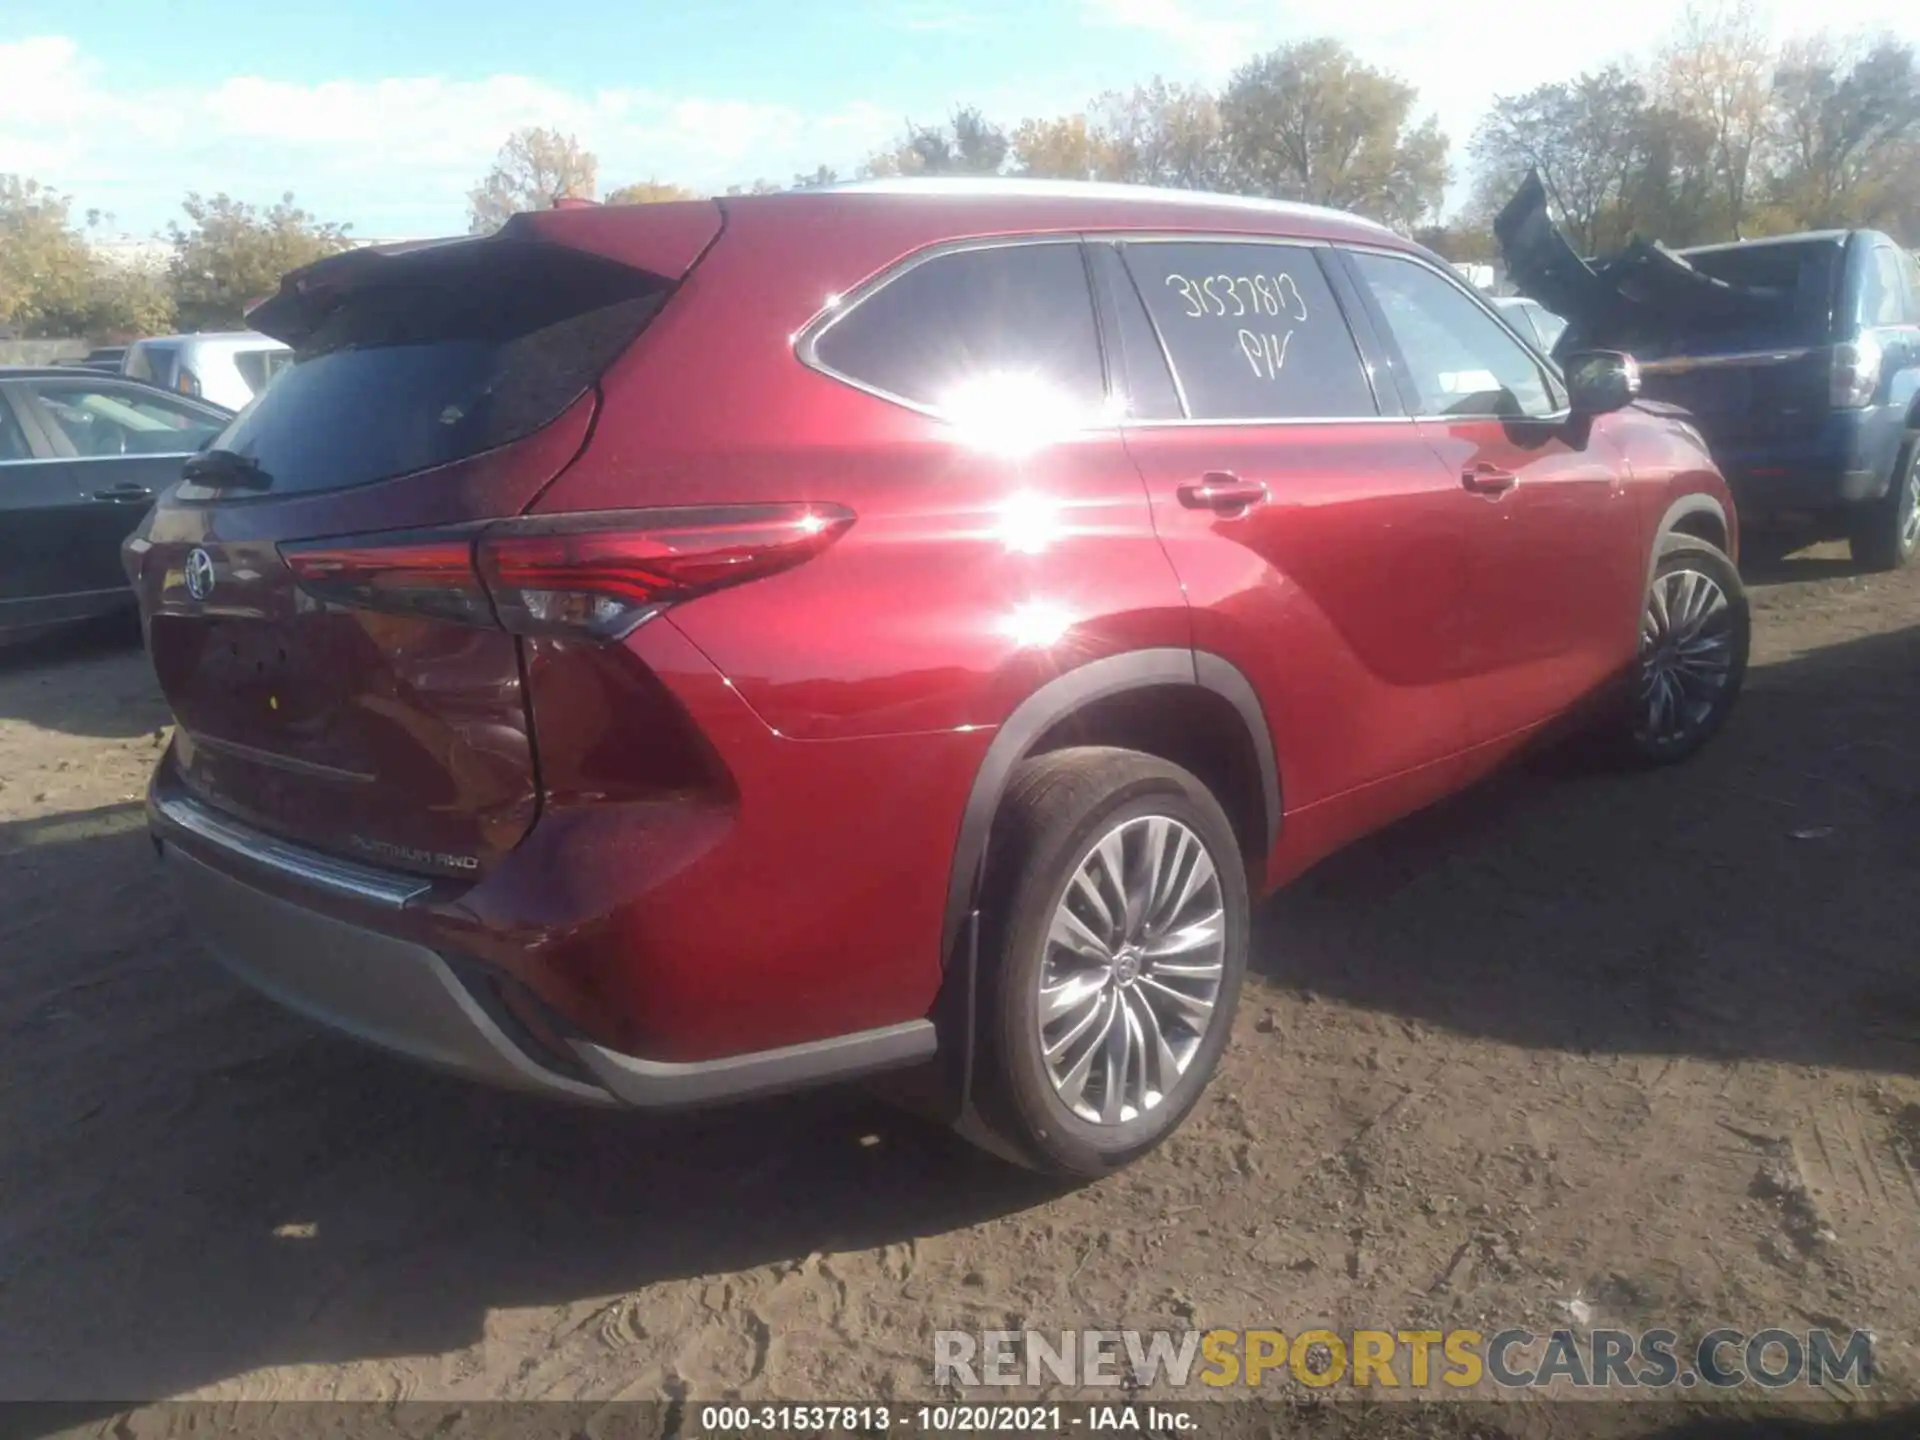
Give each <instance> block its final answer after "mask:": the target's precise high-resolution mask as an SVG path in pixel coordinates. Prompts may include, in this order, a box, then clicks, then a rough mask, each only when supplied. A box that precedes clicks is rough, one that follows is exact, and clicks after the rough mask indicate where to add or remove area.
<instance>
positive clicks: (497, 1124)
mask: <svg viewBox="0 0 1920 1440" xmlns="http://www.w3.org/2000/svg"><path fill="white" fill-rule="evenodd" d="M1915 714H1920V629H1915V630H1908V631H1905V632H1901V633H1897V634H1893V635H1888V636H1882V637H1877V638H1874V639H1871V640H1863V641H1859V642H1855V643H1850V644H1846V645H1841V646H1835V647H1832V648H1830V649H1827V650H1822V651H1818V652H1815V653H1813V654H1810V655H1806V656H1803V657H1801V658H1798V659H1795V660H1792V661H1789V662H1785V663H1782V664H1778V665H1773V666H1769V667H1767V668H1765V669H1763V670H1760V671H1756V672H1755V673H1754V675H1753V677H1752V679H1751V681H1750V693H1749V695H1748V697H1747V699H1746V702H1745V704H1744V706H1743V709H1742V711H1741V713H1740V714H1739V716H1738V717H1737V719H1736V720H1735V722H1734V724H1733V725H1732V726H1731V727H1730V728H1729V730H1728V731H1727V733H1726V734H1725V735H1724V736H1723V737H1721V739H1720V741H1719V742H1718V743H1717V744H1716V745H1715V746H1714V747H1713V748H1712V749H1711V750H1709V751H1708V752H1707V753H1706V754H1705V755H1703V756H1701V757H1700V758H1699V759H1698V760H1697V761H1696V762H1694V763H1693V764H1691V765H1688V766H1686V767H1682V768H1678V769H1674V770H1668V771H1662V772H1657V773H1653V774H1648V775H1640V776H1633V777H1621V776H1609V775H1583V776H1580V777H1578V778H1564V777H1560V778H1543V777H1542V776H1541V775H1539V774H1537V773H1524V772H1523V773H1516V774H1513V775H1510V776H1508V777H1506V778H1503V779H1501V780H1499V781H1497V782H1495V783H1493V784H1491V785H1489V786H1486V787H1483V788H1482V789H1480V790H1479V791H1477V792H1475V793H1473V794H1471V795H1468V796H1465V797H1462V798H1461V799H1459V800H1458V801H1456V802H1454V803H1451V804H1448V805H1446V806H1443V807H1440V808H1438V809H1436V810H1434V811H1432V812H1429V813H1427V814H1425V815H1422V816H1420V817H1417V818H1415V819H1414V820H1412V821H1410V822H1407V823H1405V824H1403V825H1401V826H1399V827H1397V828H1395V829H1394V830H1392V831H1391V832H1389V833H1386V834H1384V835H1382V836H1379V837H1376V838H1375V839H1373V840H1370V841H1367V842H1364V843H1362V844H1361V845H1359V846H1357V847H1356V848H1354V849H1352V850H1350V851H1348V852H1347V853H1345V854H1343V855H1341V856H1339V857H1336V858H1335V859H1334V860H1332V861H1330V862H1329V863H1328V864H1326V865H1325V866H1323V867H1321V868H1320V869H1319V870H1318V871H1316V872H1315V873H1313V874H1312V875H1309V876H1308V877H1306V878H1305V879H1303V880H1302V881H1301V882H1300V883H1299V884H1297V885H1296V886H1295V887H1293V888H1291V889H1290V890H1289V891H1288V892H1287V893H1286V894H1284V895H1283V896H1281V897H1280V898H1279V899H1278V900H1277V901H1276V902H1274V903H1273V904H1271V905H1269V906H1267V907H1265V909H1264V910H1263V912H1262V914H1261V916H1260V919H1259V923H1258V926H1257V931H1256V951H1257V953H1256V964H1257V968H1258V969H1259V970H1261V971H1263V972H1264V973H1265V974H1267V975H1268V976H1270V977H1272V978H1273V979H1274V980H1275V981H1277V982H1278V983H1280V984H1282V985H1288V986H1294V987H1298V988H1301V989H1311V990H1314V991H1317V992H1320V993H1322V994H1327V995H1338V996H1341V997H1343V998H1344V999H1346V1000H1348V1001H1349V1002H1351V1003H1352V1004H1353V1005H1355V1006H1361V1007H1366V1008H1370V1009H1375V1010H1380V1011H1386V1012H1391V1013H1395V1014H1399V1015H1405V1016H1414V1017H1418V1018H1420V1019H1421V1020H1423V1021H1424V1022H1426V1023H1429V1024H1432V1025H1436V1026H1444V1027H1448V1028H1450V1029H1453V1030H1456V1031H1459V1032H1462V1033H1466V1034H1473V1035H1485V1036H1491V1037H1496V1038H1499V1039H1502V1040H1508V1041H1512V1042H1515V1043H1519V1044H1524V1045H1530V1046H1541V1047H1555V1048H1564V1049H1570V1050H1589V1049H1604V1050H1624V1051H1657V1052H1665V1053H1670V1054H1683V1053H1684V1054H1692V1055H1701V1056H1708V1057H1713V1058H1747V1059H1769V1060H1787V1061H1795V1062H1801V1063H1806V1064H1814V1065H1837V1066H1845V1067H1849V1068H1865V1069H1876V1068H1877V1069H1883V1070H1888V1071H1901V1072H1909V1073H1911V1072H1916V1071H1920V976H1916V975H1915V974H1914V972H1913V966H1912V963H1911V957H1912V953H1913V950H1912V936H1913V935H1914V934H1915V933H1916V928H1917V927H1920V886H1916V885H1915V884H1913V883H1912V882H1913V879H1914V871H1915V868H1916V865H1920V806H1916V805H1915V800H1916V799H1920V769H1917V768H1916V766H1917V762H1916V755H1915V750H1914V747H1912V746H1911V745H1909V744H1907V743H1906V740H1905V737H1906V736H1907V735H1908V734H1910V733H1911V729H1912V723H1913V717H1914V715H1915ZM63 827H64V828H63ZM0 886H4V890H0V917H4V919H0V948H4V950H5V952H6V955H7V962H6V964H5V965H4V966H0V1097H3V1098H0V1105H4V1114H5V1116H6V1122H7V1123H6V1124H4V1125H0V1397H19V1398H74V1399H84V1398H86V1397H89V1396H113V1397H116V1398H117V1399H132V1398H138V1397H149V1396H164V1395H168V1394H176V1393H179V1392H181V1391H184V1390H187V1389H190V1388H194V1387H200V1386H206V1385H210V1384H215V1383H218V1382H221V1381H224V1380H228V1379H231V1378H232V1377H235V1376H239V1375H242V1374H245V1373H247V1372H249V1371H252V1370H254V1369H256V1368H258V1367H262V1366H269V1365H279V1364H290V1363H300V1364H313V1365H326V1364H331V1363H338V1362H345V1361H353V1360H363V1359H367V1358H372V1357H381V1356H394V1357H397V1356H420V1355H427V1356H431V1355H436V1354H440V1353H445V1352H447V1351H450V1350H455V1349H458V1348H460V1347H464V1346H468V1345H472V1344H474V1343H475V1342H476V1341H477V1340H478V1339H479V1338H480V1337H481V1335H482V1334H483V1333H484V1327H485V1323H486V1319H487V1316H488V1315H489V1313H490V1312H493V1311H495V1310H498V1309H500V1308H502V1307H515V1306H527V1305H556V1304H564V1303H569V1302H573V1301H576V1300H587V1299H589V1298H591V1297H605V1296H608V1295H610V1294H619V1293H622V1292H631V1291H633V1290H637V1289H640V1288H642V1287H644V1286H647V1285H649V1284H653V1283H656V1282H660V1281H663V1280H670V1279H675V1278H681V1277H689V1276H699V1275H705V1274H716V1273H726V1272H734V1271H739V1270H742V1269H745V1268H748V1267H752V1266H756V1265H762V1264H768V1263H772V1262H778V1261H800V1260H803V1259H805V1258H806V1257H808V1256H809V1255H812V1254H816V1253H821V1252H835V1251H845V1250H862V1249H869V1248H873V1247H878V1246H881V1245H885V1244H889V1243H895V1242H902V1241H907V1240H911V1239H914V1238H916V1237H922V1236H929V1235H935V1234H940V1233H943V1232H946V1231H950V1230H952V1229H955V1228H957V1227H961V1226H966V1225H969V1224H972V1223H976V1222H979V1221H984V1220H987V1219H989V1218H992V1217H996V1216H1000V1215H1005V1214H1008V1213H1011V1212H1014V1211H1017V1210H1020V1209H1023V1208H1025V1207H1030V1206H1033V1205H1036V1204H1040V1203H1042V1202H1044V1201H1046V1200H1047V1199H1048V1198H1050V1197H1051V1196H1053V1195H1055V1194H1057V1193H1058V1192H1057V1190H1056V1189H1055V1188H1054V1187H1052V1186H1051V1185H1049V1184H1047V1183H1045V1182H1043V1181H1040V1180H1038V1179H1036V1178H1035V1177H1032V1176H1029V1175H1027V1174H1024V1173H1023V1172H1020V1171H1017V1170H1014V1169H1012V1168H1009V1167H1007V1166H1004V1165H1002V1164H999V1163H998V1162H995V1161H991V1160H988V1159H986V1158H985V1157H983V1156H980V1155H978V1154H976V1153H975V1152H973V1151H971V1150H970V1149H967V1148H966V1147H964V1146H962V1145H961V1144H959V1143H958V1142H956V1141H954V1140H952V1139H950V1138H949V1137H947V1136H945V1135H944V1134H942V1133H940V1132H937V1131H934V1130H931V1129H929V1128H928V1127H926V1126H924V1125H922V1124H920V1123H919V1122H916V1121H913V1120H910V1119H908V1118H906V1117H904V1116H900V1115H896V1114H894V1113H893V1112H891V1111H889V1110H886V1109H884V1108H882V1107H880V1106H879V1105H878V1104H877V1103H875V1102H874V1101H873V1100H871V1099H870V1098H868V1097H867V1096H865V1095H862V1094H858V1093H838V1092H836V1093H832V1094H823V1095H812V1096H803V1097H795V1098H791V1099H786V1100H781V1101H774V1102H769V1103H766V1104H761V1105H755V1106H750V1107H744V1108H739V1109H734V1110H721V1111H715V1112H711V1113H708V1114H703V1115H693V1116H681V1117H674V1118H651V1117H644V1116H631V1115H617V1114H605V1113H600V1112H592V1111H576V1110H571V1109H566V1108H559V1107H555V1106H552V1105H549V1104H547V1103H544V1102H541V1101H537V1100H531V1099H522V1098H518V1097H515V1096H511V1095H503V1094H497V1093H493V1092H490V1091H486V1090H483V1089H479V1088H476V1087H472V1086H469V1085H466V1084H464V1083H462V1082H459V1081H456V1080H451V1079H442V1078H440V1077H436V1076H433V1075H430V1074H425V1073H422V1072H418V1071H416V1070H414V1069H412V1068H410V1067H408V1066H406V1065H404V1064H401V1063H399V1062H395V1061H391V1060H388V1059H387V1058H385V1057H383V1056H380V1055H378V1054H376V1053H373V1052H370V1051H366V1050H363V1049H361V1048H359V1047H357V1046H355V1045H353V1044H351V1043H349V1042H346V1041H343V1040H339V1039H336V1038H334V1037H330V1036H325V1035H322V1034H319V1033H317V1032H315V1031H312V1030H310V1029H308V1028H306V1027H305V1026H304V1025H303V1024H301V1023H300V1022H298V1021H296V1020H293V1019H291V1018H289V1017H286V1016H283V1015H281V1014H280V1013H279V1012H278V1011H276V1010H275V1009H273V1008H272V1007H271V1006H270V1005H268V1004H266V1003H265V1002H263V1001H259V1000H257V999H255V998H254V997H252V996H250V995H248V994H247V993H246V992H244V991H242V990H240V989H239V988H238V987H237V986H234V985H232V984H230V983H229V982H227V981H225V980H224V979H223V978H221V977H220V976H219V975H218V974H217V973H215V972H214V971H213V970H212V969H211V967H210V966H208V965H207V964H206V963H205V962H204V961H202V960H201V959H200V958H199V956H198V954H197V952H196V951H195V949H194V947H193V946H192V945H191V943H190V941H189V940H188V938H187V935H186V933H185V928H184V925H183V922H182V919H181V917H180V915H179V914H178V912H177V910H176V909H175V908H174V906H173V904H172V901H171V900H170V898H169V897H168V895H167V894H166V893H165V891H164V890H163V888H162V886H161V884H160V881H159V877H158V875H157V871H156V867H155V865H154V864H153V859H152V854H151V850H150V847H149V845H148V843H147V841H146V839H145V837H144V836H143V835H141V834H140V833H139V831H138V828H137V821H135V820H132V819H130V818H129V817H128V815H123V814H120V813H119V811H118V810H117V809H116V810H115V811H114V812H113V813H111V814H109V813H108V812H104V811H103V812H93V813H91V814H89V815H83V816H65V817H56V819H54V820H48V821H34V822H25V823H21V824H15V825H7V826H0ZM596 1303H599V1302H596ZM927 1303H928V1306H929V1307H930V1311H934V1312H937V1310H938V1308H939V1306H940V1304H941V1301H940V1297H939V1292H938V1291H937V1290H932V1291H929V1292H928V1299H927ZM591 1320H592V1315H591V1314H586V1315H583V1316H582V1317H580V1323H581V1324H586V1323H590V1322H591ZM1609 1408H1611V1407H1609ZM1675 1433H1676V1434H1686V1433H1711V1432H1688V1431H1677V1432H1675ZM1832 1433H1844V1432H1838V1431H1836V1432H1832ZM1863 1433H1878V1432H1863Z"/></svg>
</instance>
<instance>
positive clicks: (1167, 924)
mask: <svg viewBox="0 0 1920 1440" xmlns="http://www.w3.org/2000/svg"><path fill="white" fill-rule="evenodd" d="M1226 941H1227V934H1226V908H1225V903H1224V901H1223V898H1222V894H1221V889H1220V875H1219V871H1218V870H1217V868H1216V867H1215V864H1214V860H1213V857H1212V856H1211V855H1210V854H1208V852H1207V847H1206V846H1205V845H1204V844H1203V843H1202V842H1201V840H1200V838H1199V836H1197V835H1195V834H1194V832H1193V831H1191V830H1189V829H1188V828H1187V827H1186V826H1185V825H1183V824H1181V823H1180V822H1179V821H1178V820H1174V819H1171V818H1170V817H1167V816H1163V815H1143V816H1138V817H1135V818H1133V819H1129V820H1125V821H1122V822H1121V823H1120V824H1118V825H1116V826H1114V827H1113V828H1112V829H1110V830H1109V831H1107V833H1106V834H1104V835H1102V836H1101V837H1100V839H1099V840H1098V841H1096V842H1095V843H1094V845H1093V847H1092V849H1090V850H1089V851H1088V852H1087V853H1086V855H1085V856H1083V857H1082V858H1081V860H1080V863H1079V864H1078V865H1076V866H1075V867H1074V871H1073V875H1072V878H1071V879H1070V880H1068V882H1067V887H1066V892H1065V894H1063V895H1062V896H1061V898H1060V902H1059V904H1058V906H1057V907H1056V908H1055V910H1054V915H1053V921H1052V924H1051V925H1050V927H1049V928H1048V932H1047V939H1046V947H1047V948H1046V955H1045V956H1044V958H1043V959H1042V962H1041V965H1040V997H1039V999H1040V1006H1039V1020H1038V1024H1039V1031H1040V1049H1041V1054H1042V1057H1043V1059H1044V1060H1045V1063H1046V1070H1047V1078H1048V1079H1049V1080H1050V1081H1051V1082H1052V1084H1053V1088H1054V1092H1055V1093H1056V1094H1057V1095H1058V1096H1059V1097H1060V1100H1061V1102H1062V1103H1063V1104H1064V1105H1066V1107H1067V1108H1068V1109H1069V1110H1071V1111H1073V1113H1074V1114H1076V1115H1078V1116H1079V1117H1080V1118H1081V1119H1083V1120H1087V1121H1091V1122H1093V1123H1095V1124H1101V1125H1119V1124H1124V1123H1126V1122H1127V1121H1130V1120H1134V1119H1137V1118H1138V1117H1139V1116H1141V1115H1143V1114H1145V1113H1146V1112H1147V1111H1149V1110H1151V1109H1153V1108H1154V1107H1155V1106H1156V1105H1158V1104H1160V1103H1161V1102H1162V1101H1163V1100H1165V1099H1166V1098H1167V1096H1168V1094H1169V1093H1170V1092H1171V1091H1172V1090H1173V1088H1174V1086H1175V1084H1176V1083H1177V1082H1178V1080H1179V1079H1180V1077H1181V1075H1183V1074H1184V1073H1185V1072H1186V1070H1187V1067H1188V1066H1189V1065H1191V1064H1192V1063H1193V1058H1194V1056H1195V1054H1197V1053H1198V1051H1199V1049H1200V1046H1201V1042H1202V1041H1203V1040H1204V1039H1205V1038H1206V1035H1207V1031H1208V1029H1209V1028H1210V1026H1211V1025H1212V1024H1213V1021H1214V1016H1215V1011H1216V1008H1217V1006H1218V1003H1219V999H1220V987H1221V984H1222V982H1223V979H1224V977H1225V964H1226Z"/></svg>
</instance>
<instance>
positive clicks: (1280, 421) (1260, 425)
mask: <svg viewBox="0 0 1920 1440" xmlns="http://www.w3.org/2000/svg"><path fill="white" fill-rule="evenodd" d="M1428 418H1432V417H1428ZM1455 418H1462V419H1464V418H1469V417H1464V416H1462V417H1455ZM1418 419H1419V417H1418V416H1416V415H1293V416H1286V417H1276V418H1272V419H1265V418H1254V419H1250V420H1194V419H1191V418H1189V419H1186V420H1123V421H1121V422H1120V425H1121V428H1122V429H1124V430H1194V429H1205V428H1209V427H1210V428H1213V429H1216V430H1217V429H1219V428H1220V427H1221V426H1223V425H1230V426H1232V427H1233V428H1234V429H1236V430H1251V429H1256V428H1257V429H1262V430H1265V429H1274V428H1278V427H1280V426H1285V425H1412V424H1414V423H1415V422H1416V421H1417V420H1418Z"/></svg>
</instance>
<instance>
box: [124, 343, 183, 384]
mask: <svg viewBox="0 0 1920 1440" xmlns="http://www.w3.org/2000/svg"><path fill="white" fill-rule="evenodd" d="M173 356H174V347H173V346H171V345H136V346H134V347H133V349H131V350H129V351H128V352H127V357H126V367H127V374H129V375H131V376H132V377H133V378H134V379H136V380H145V381H147V382H148V383H150V384H153V385H166V386H171V385H172V384H173Z"/></svg>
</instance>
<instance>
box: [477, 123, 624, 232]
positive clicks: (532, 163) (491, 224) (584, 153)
mask: <svg viewBox="0 0 1920 1440" xmlns="http://www.w3.org/2000/svg"><path fill="white" fill-rule="evenodd" d="M599 174H600V162H599V160H598V159H596V158H595V157H594V155H593V152H592V151H590V150H586V149H583V148H581V145H580V142H579V141H577V140H575V139H574V137H573V136H571V135H562V134H561V133H560V132H559V131H557V130H542V129H538V128H528V129H523V130H516V131H514V132H513V134H511V135H509V136H508V137H507V138H506V142H505V143H504V144H503V145H501V147H500V153H499V154H498V155H496V156H495V157H494V161H493V168H492V169H491V170H489V171H488V172H487V173H486V175H485V176H484V177H483V178H482V179H481V181H480V183H479V184H478V185H477V186H475V187H474V188H473V189H472V190H469V191H468V192H467V219H468V228H469V229H470V230H471V231H472V232H473V233H474V234H475V235H485V234H487V233H488V232H490V231H494V230H498V229H499V228H500V227H501V226H502V225H504V224H506V223H507V219H508V217H510V216H512V215H514V214H516V213H517V212H519V211H522V210H550V209H552V208H553V202H554V201H556V200H560V199H579V200H587V199H591V198H592V197H593V193H594V189H595V183H594V182H595V181H596V180H597V179H598V178H599Z"/></svg>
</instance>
